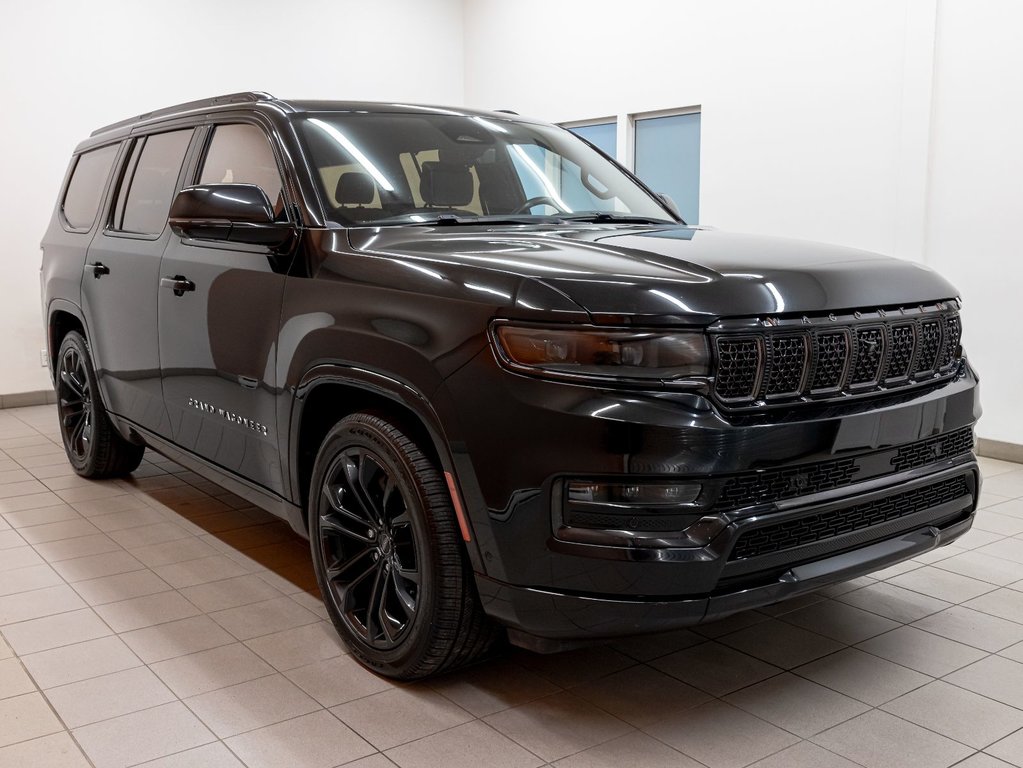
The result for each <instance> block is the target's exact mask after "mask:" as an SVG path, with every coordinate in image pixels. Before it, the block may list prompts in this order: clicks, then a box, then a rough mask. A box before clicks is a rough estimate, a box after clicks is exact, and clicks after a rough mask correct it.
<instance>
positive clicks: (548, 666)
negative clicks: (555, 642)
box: [511, 646, 636, 688]
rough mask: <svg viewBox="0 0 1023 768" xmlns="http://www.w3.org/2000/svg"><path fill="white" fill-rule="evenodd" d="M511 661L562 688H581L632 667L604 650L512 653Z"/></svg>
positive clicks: (625, 659)
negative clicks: (577, 686)
mask: <svg viewBox="0 0 1023 768" xmlns="http://www.w3.org/2000/svg"><path fill="white" fill-rule="evenodd" d="M511 658H512V660H513V661H514V662H515V663H516V664H519V665H520V666H523V667H525V668H526V669H528V670H530V671H532V672H535V673H536V674H538V675H540V677H543V678H546V679H547V680H550V681H551V682H552V683H554V684H555V685H557V686H560V687H562V688H571V687H572V686H574V685H582V684H583V683H588V682H590V681H591V680H597V679H598V678H601V677H604V676H606V675H610V674H614V673H615V672H618V671H620V670H623V669H626V668H627V667H632V666H635V664H636V662H635V660H634V659H631V658H629V657H628V656H626V655H625V654H624V653H619V652H618V651H616V650H614V649H613V648H610V647H608V646H594V647H592V648H580V649H578V650H575V651H565V652H564V653H552V654H540V653H528V652H526V651H513V652H512V656H511Z"/></svg>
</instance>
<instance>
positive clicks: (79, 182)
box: [62, 144, 117, 229]
mask: <svg viewBox="0 0 1023 768" xmlns="http://www.w3.org/2000/svg"><path fill="white" fill-rule="evenodd" d="M116 154H117V145H116V144H114V145H111V146H109V147H103V148H102V149H94V150H93V151H92V152H84V153H82V154H81V155H79V157H78V162H76V163H75V170H74V171H73V172H72V173H71V181H70V183H68V187H67V192H66V193H65V195H64V204H63V206H62V207H63V210H64V218H65V219H67V222H68V224H70V225H71V226H72V227H75V228H82V229H88V228H89V227H91V226H92V222H93V221H94V220H95V218H96V210H97V209H98V208H99V198H100V195H102V194H103V186H104V185H105V184H106V182H107V176H109V175H110V166H111V165H112V164H113V162H114V155H116Z"/></svg>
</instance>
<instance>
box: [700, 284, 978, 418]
mask: <svg viewBox="0 0 1023 768" xmlns="http://www.w3.org/2000/svg"><path fill="white" fill-rule="evenodd" d="M712 331H713V339H714V343H713V349H714V354H715V369H714V394H715V396H716V397H717V399H718V400H719V401H720V402H721V403H722V404H723V405H724V406H726V407H730V408H743V407H755V406H757V405H761V404H764V403H767V404H771V403H777V402H782V403H784V402H805V401H815V400H828V399H833V398H837V397H842V396H845V395H859V394H864V393H873V392H882V391H886V390H889V389H895V388H899V387H906V386H910V385H914V384H923V383H927V382H932V381H934V380H936V379H943V378H950V377H951V376H952V375H954V373H955V371H956V370H957V369H958V367H959V361H960V358H961V351H960V348H959V342H960V336H961V334H962V329H961V326H960V322H959V315H958V313H957V312H956V309H955V308H954V307H953V306H951V305H947V304H934V305H929V306H926V307H917V308H914V309H912V310H895V311H889V312H885V311H883V310H878V311H873V312H862V313H861V312H857V313H855V314H854V315H850V316H848V317H844V318H835V317H834V316H833V315H831V316H828V317H803V318H798V319H794V320H792V319H787V320H774V319H769V324H766V323H761V326H760V327H758V328H757V329H756V330H751V329H750V328H749V326H748V325H747V326H746V327H742V326H738V327H734V329H733V327H729V326H727V325H725V326H724V327H722V328H720V329H712Z"/></svg>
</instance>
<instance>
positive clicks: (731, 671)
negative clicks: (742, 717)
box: [650, 642, 781, 696]
mask: <svg viewBox="0 0 1023 768" xmlns="http://www.w3.org/2000/svg"><path fill="white" fill-rule="evenodd" d="M650 666H652V667H654V668H655V669H659V670H661V671H662V672H667V673H668V674H669V675H671V676H672V677H675V678H677V679H679V680H681V681H682V682H684V683H688V684H689V685H692V686H694V687H696V688H699V689H700V690H701V691H706V692H707V693H709V694H711V695H713V696H724V695H725V694H726V693H731V692H732V691H735V690H738V689H739V688H745V687H746V686H747V685H752V684H753V683H758V682H760V681H761V680H766V679H767V678H769V677H773V676H774V675H777V674H779V673H780V672H781V669H779V668H778V667H776V666H774V665H773V664H768V663H766V662H763V661H761V660H760V659H756V658H753V657H752V656H750V655H749V654H746V653H741V652H740V651H736V650H734V649H732V648H729V647H728V646H726V645H721V644H720V643H717V642H709V643H704V644H703V645H694V646H693V647H692V648H686V649H685V650H684V651H679V652H678V653H673V654H671V655H670V656H665V657H663V658H660V659H656V660H654V661H652V662H651V663H650Z"/></svg>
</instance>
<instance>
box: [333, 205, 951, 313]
mask: <svg viewBox="0 0 1023 768" xmlns="http://www.w3.org/2000/svg"><path fill="white" fill-rule="evenodd" d="M350 240H351V243H352V246H353V247H355V248H356V249H358V250H364V251H369V252H376V253H383V254H388V255H390V256H392V257H393V256H395V255H407V256H412V257H416V258H420V259H426V260H429V261H431V262H434V263H435V264H436V265H437V268H438V269H443V265H444V264H449V265H451V264H455V265H458V266H459V267H461V268H464V267H465V266H470V265H474V266H476V267H478V268H480V269H481V270H498V271H501V272H504V273H507V274H515V275H519V276H523V277H530V278H534V279H537V280H540V281H542V282H543V283H546V284H547V285H548V286H550V287H552V288H554V289H556V290H558V291H560V292H561V293H563V294H564V295H566V296H567V297H569V298H570V299H572V301H574V302H575V303H577V304H578V305H580V306H581V307H582V308H584V309H585V310H586V311H588V312H589V313H590V314H591V315H592V316H593V317H594V319H595V320H597V321H611V322H623V321H624V322H645V323H671V322H692V321H700V319H704V320H706V319H708V318H712V317H719V316H723V315H728V316H733V317H739V316H757V315H764V314H780V313H814V312H822V311H840V310H843V309H854V308H864V307H888V306H911V305H915V304H920V303H924V302H931V301H935V300H940V299H951V298H954V297H955V296H956V295H957V291H956V290H955V288H954V287H953V286H952V285H951V284H949V283H948V282H947V281H946V280H945V279H944V278H942V277H941V276H939V275H937V274H935V273H934V272H932V271H931V270H929V269H927V268H926V267H924V266H922V265H919V264H914V263H911V262H906V261H900V260H898V259H894V258H890V257H887V256H881V255H879V254H876V253H869V252H867V251H860V250H855V249H852V248H843V247H839V246H834V245H824V244H819V243H811V242H804V241H798V240H785V239H780V238H773V237H761V236H751V235H740V234H731V233H725V232H719V231H714V230H702V229H699V228H694V227H684V226H669V227H650V226H645V227H637V226H625V227H623V226H613V225H586V226H565V225H549V226H546V227H499V228H487V227H483V226H479V227H467V228H465V229H459V230H455V231H453V230H452V229H450V228H443V229H441V228H431V227H387V228H383V227H382V228H375V229H374V228H366V229H356V230H350Z"/></svg>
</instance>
